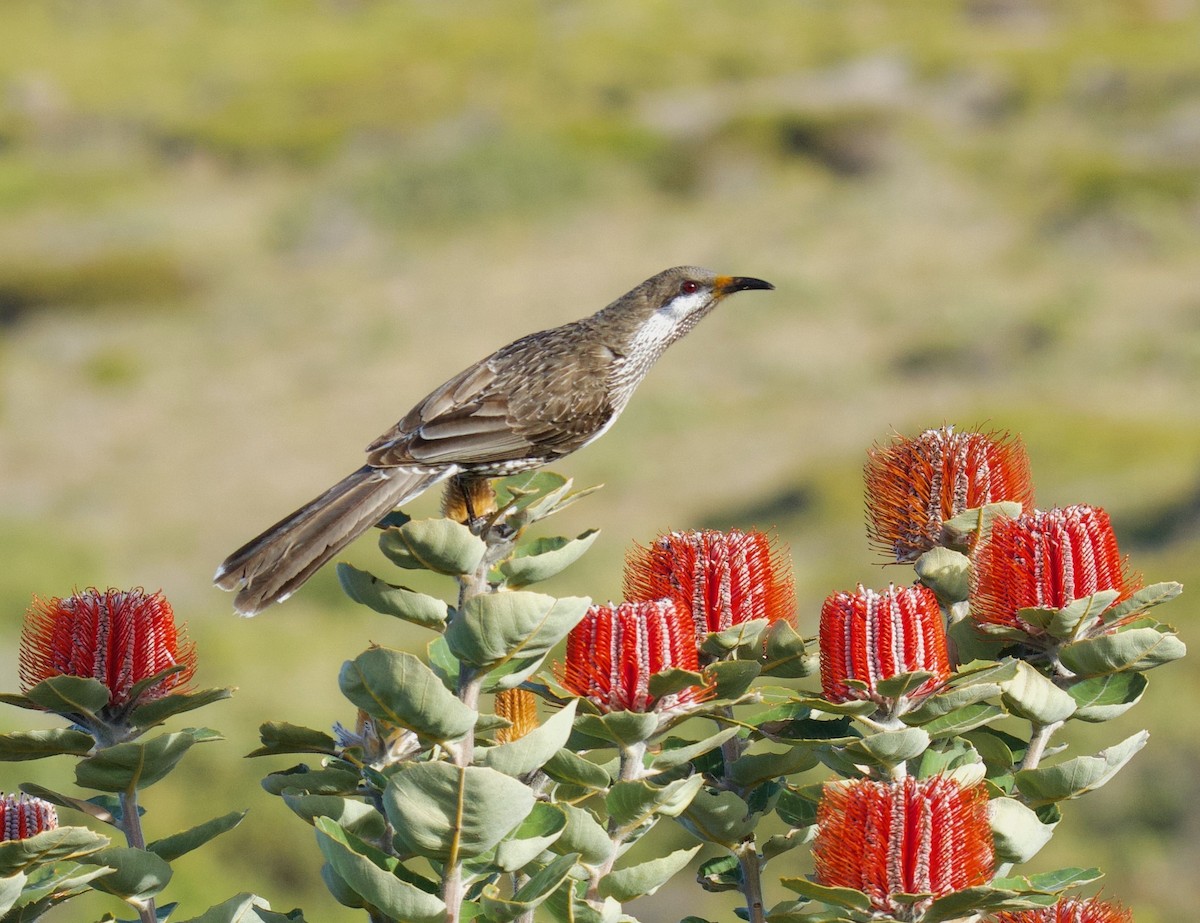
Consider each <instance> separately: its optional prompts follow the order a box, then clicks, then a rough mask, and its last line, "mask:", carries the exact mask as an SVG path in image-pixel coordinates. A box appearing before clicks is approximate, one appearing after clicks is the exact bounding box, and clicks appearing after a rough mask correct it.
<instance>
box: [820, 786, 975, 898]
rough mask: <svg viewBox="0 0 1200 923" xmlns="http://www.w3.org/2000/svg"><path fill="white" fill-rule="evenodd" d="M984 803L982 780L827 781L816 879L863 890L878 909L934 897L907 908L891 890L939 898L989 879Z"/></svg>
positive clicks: (827, 884) (821, 882) (823, 796)
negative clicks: (971, 782)
mask: <svg viewBox="0 0 1200 923" xmlns="http://www.w3.org/2000/svg"><path fill="white" fill-rule="evenodd" d="M987 802H988V798H987V791H986V789H985V787H984V786H983V784H982V783H981V784H979V785H974V786H971V787H969V788H964V787H963V786H962V785H960V784H959V783H958V782H957V781H955V780H953V779H951V778H949V777H946V776H933V777H930V778H927V779H914V778H912V777H911V776H910V777H907V778H904V779H902V780H899V781H896V782H872V781H870V780H866V779H858V780H855V781H852V782H833V783H830V784H828V785H826V786H825V791H824V793H823V795H822V796H821V804H820V807H819V808H818V810H817V836H816V841H815V843H814V845H813V857H814V860H815V863H816V864H815V872H816V874H815V878H816V880H817V882H818V883H819V884H822V885H826V886H829V887H837V888H853V889H854V890H856V891H862V892H863V893H865V894H866V895H867V896H868V897H870V899H871V904H872V905H873V906H874V908H875V909H876V910H877V911H880V912H881V913H888V914H909V913H910V912H911V911H910V909H909V908H910V906H911V907H912V910H914V911H916V912H918V913H920V912H923V911H924V910H926V909H928V907H929V905H930V904H931V903H932V898H926V899H925V900H922V901H918V902H917V903H916V904H915V905H911V904H910V903H909V902H908V901H905V900H899V899H897V895H902V894H932V895H933V897H935V898H936V897H942V896H944V895H946V894H950V893H951V892H954V891H961V890H963V889H964V888H971V887H975V886H976V885H982V884H986V883H987V882H988V880H989V879H990V878H991V876H992V868H993V865H994V862H995V857H994V851H993V845H992V831H991V827H990V826H989V824H988V815H987ZM900 918H901V919H909V916H901V917H900Z"/></svg>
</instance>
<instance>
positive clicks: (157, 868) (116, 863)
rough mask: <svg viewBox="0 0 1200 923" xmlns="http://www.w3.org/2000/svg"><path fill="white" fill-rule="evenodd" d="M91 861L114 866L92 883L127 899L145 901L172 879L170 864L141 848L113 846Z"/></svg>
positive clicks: (96, 855)
mask: <svg viewBox="0 0 1200 923" xmlns="http://www.w3.org/2000/svg"><path fill="white" fill-rule="evenodd" d="M91 861H92V862H97V863H99V864H101V865H107V866H109V867H111V868H112V869H113V871H112V872H110V873H109V874H107V875H105V876H103V877H102V878H97V879H96V880H95V881H94V882H93V883H92V887H94V888H95V889H96V890H97V891H103V892H105V893H106V894H114V895H116V896H117V897H119V898H122V899H123V900H127V901H144V900H147V899H148V898H151V897H154V896H155V895H156V894H158V893H159V892H160V891H162V889H163V888H165V887H166V886H167V883H168V882H170V880H171V875H172V871H171V866H169V865H168V864H167V863H166V862H164V861H163V860H162V859H160V858H159V857H158V856H156V855H155V854H154V853H152V852H147V851H146V850H144V849H134V848H132V847H126V846H113V847H109V848H108V849H102V850H101V851H100V852H98V853H96V854H95V855H93V856H92V857H91Z"/></svg>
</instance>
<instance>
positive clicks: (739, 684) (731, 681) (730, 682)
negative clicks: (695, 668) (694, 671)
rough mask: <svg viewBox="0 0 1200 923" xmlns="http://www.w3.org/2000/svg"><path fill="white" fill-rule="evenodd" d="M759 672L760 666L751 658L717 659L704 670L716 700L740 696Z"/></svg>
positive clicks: (760, 670) (726, 699)
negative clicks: (712, 687) (711, 684)
mask: <svg viewBox="0 0 1200 923" xmlns="http://www.w3.org/2000/svg"><path fill="white" fill-rule="evenodd" d="M761 672H762V666H761V665H760V664H758V663H756V662H755V661H753V660H719V661H717V662H716V663H713V664H709V665H708V667H707V668H705V670H704V673H705V675H706V676H707V677H708V678H709V679H710V680H711V681H712V683H713V686H714V694H715V697H716V699H717V700H718V701H728V700H731V699H738V698H741V697H742V696H743V695H745V694H746V692H747V691H748V690H749V689H750V684H751V683H752V682H754V680H756V679H757V678H758V675H759V673H761Z"/></svg>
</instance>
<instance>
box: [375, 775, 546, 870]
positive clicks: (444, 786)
mask: <svg viewBox="0 0 1200 923" xmlns="http://www.w3.org/2000/svg"><path fill="white" fill-rule="evenodd" d="M533 804H534V797H533V793H532V792H530V790H529V789H528V787H526V786H525V785H522V784H521V783H520V782H518V781H517V780H515V779H512V778H510V777H509V776H506V775H504V774H503V773H500V772H496V771H495V770H494V769H487V768H485V767H482V766H467V767H460V766H452V765H450V764H449V763H415V764H409V765H407V766H404V767H403V768H402V769H401V770H400V771H399V772H397V773H396V774H395V775H394V776H392V778H391V781H390V782H388V786H387V788H386V789H385V790H384V793H383V806H384V810H385V811H386V812H387V816H388V820H389V821H391V824H392V826H393V827H394V828H395V830H396V839H397V840H398V841H399V842H400V843H402V844H403V847H404V849H405V851H407V852H413V853H416V854H418V855H422V856H426V857H430V858H435V859H447V858H449V857H451V856H452V855H457V856H459V857H461V858H464V859H470V858H473V857H475V856H479V855H481V854H483V853H485V852H487V851H488V850H489V849H491V848H492V847H494V846H495V845H496V844H497V843H499V842H500V841H501V840H502V839H503V838H504V837H506V836H508V835H509V833H511V832H512V831H513V830H515V829H516V827H517V825H518V824H519V823H521V821H522V820H524V818H525V817H526V815H528V814H529V812H530V811H531V810H532V808H533Z"/></svg>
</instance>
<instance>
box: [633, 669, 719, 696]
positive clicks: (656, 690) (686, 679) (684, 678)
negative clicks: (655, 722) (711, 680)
mask: <svg viewBox="0 0 1200 923" xmlns="http://www.w3.org/2000/svg"><path fill="white" fill-rule="evenodd" d="M704 685H705V680H704V676H703V674H701V673H696V672H693V671H692V670H681V669H680V668H679V667H671V668H670V669H668V670H663V671H662V672H661V673H654V674H652V675H651V677H650V680H649V682H648V683H647V691H648V692H649V693H650V695H652V696H653V697H654V698H655V699H656V700H657V699H661V698H662V697H663V696H667V695H674V694H676V693H679V692H683V691H684V690H685V689H692V688H694V687H697V686H700V687H702V686H704Z"/></svg>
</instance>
